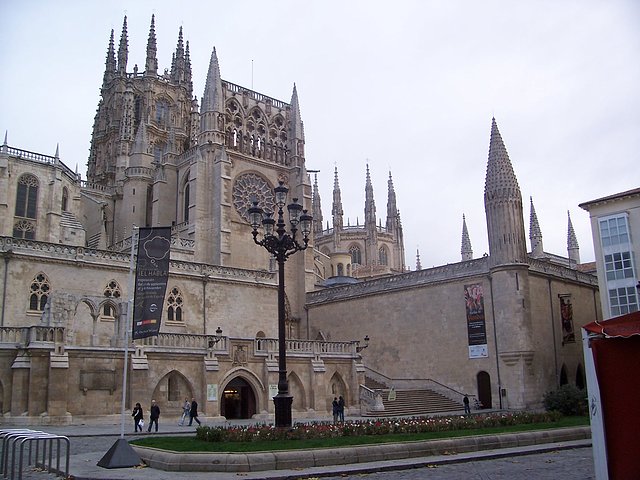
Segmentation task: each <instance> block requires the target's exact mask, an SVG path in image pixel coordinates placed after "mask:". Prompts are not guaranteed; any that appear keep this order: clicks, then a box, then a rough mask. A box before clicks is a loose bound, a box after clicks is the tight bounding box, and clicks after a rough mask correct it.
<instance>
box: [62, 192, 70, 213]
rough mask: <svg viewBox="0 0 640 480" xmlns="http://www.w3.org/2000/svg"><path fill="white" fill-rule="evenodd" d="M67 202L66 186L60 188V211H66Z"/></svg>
mask: <svg viewBox="0 0 640 480" xmlns="http://www.w3.org/2000/svg"><path fill="white" fill-rule="evenodd" d="M68 204H69V190H68V189H67V187H63V188H62V211H63V212H66V211H67V207H68Z"/></svg>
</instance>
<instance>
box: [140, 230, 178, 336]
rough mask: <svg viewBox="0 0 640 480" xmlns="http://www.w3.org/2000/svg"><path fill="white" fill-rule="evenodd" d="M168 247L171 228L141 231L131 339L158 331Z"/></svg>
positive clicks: (162, 303) (167, 275)
mask: <svg viewBox="0 0 640 480" xmlns="http://www.w3.org/2000/svg"><path fill="white" fill-rule="evenodd" d="M170 248H171V227H155V228H149V227H145V228H140V237H139V240H138V260H137V262H136V285H135V289H134V297H133V333H132V338H133V339H134V340H136V339H138V338H146V337H153V336H156V335H158V333H159V331H160V318H161V317H162V307H163V305H164V294H165V291H166V289H167V279H168V277H169V255H170Z"/></svg>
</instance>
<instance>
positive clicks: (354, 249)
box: [349, 245, 362, 265]
mask: <svg viewBox="0 0 640 480" xmlns="http://www.w3.org/2000/svg"><path fill="white" fill-rule="evenodd" d="M349 253H350V254H351V263H353V264H356V263H357V264H358V265H362V254H361V252H360V247H359V246H358V245H351V246H350V247H349Z"/></svg>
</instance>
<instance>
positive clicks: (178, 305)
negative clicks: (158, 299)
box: [167, 287, 182, 322]
mask: <svg viewBox="0 0 640 480" xmlns="http://www.w3.org/2000/svg"><path fill="white" fill-rule="evenodd" d="M167 320H169V321H170V322H182V293H181V292H180V289H179V288H178V287H173V288H172V289H171V292H169V296H168V297H167Z"/></svg>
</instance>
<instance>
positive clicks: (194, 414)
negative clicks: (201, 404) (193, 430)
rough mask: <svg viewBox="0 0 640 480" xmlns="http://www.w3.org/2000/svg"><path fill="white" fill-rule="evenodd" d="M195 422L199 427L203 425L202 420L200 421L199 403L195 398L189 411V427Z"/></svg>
mask: <svg viewBox="0 0 640 480" xmlns="http://www.w3.org/2000/svg"><path fill="white" fill-rule="evenodd" d="M194 420H195V421H196V422H198V425H202V423H200V420H198V402H196V399H195V398H192V399H191V408H190V409H189V426H191V424H192V423H193V421H194Z"/></svg>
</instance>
